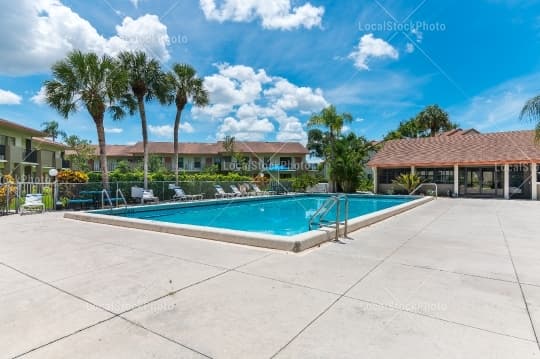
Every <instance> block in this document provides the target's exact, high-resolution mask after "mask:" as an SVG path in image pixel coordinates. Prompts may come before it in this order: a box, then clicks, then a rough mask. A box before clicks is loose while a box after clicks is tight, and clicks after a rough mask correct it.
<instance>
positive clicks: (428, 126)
mask: <svg viewBox="0 0 540 359" xmlns="http://www.w3.org/2000/svg"><path fill="white" fill-rule="evenodd" d="M416 121H417V122H418V127H419V129H420V130H421V131H424V132H426V131H429V133H428V134H427V136H426V137H433V136H435V135H437V134H438V133H440V132H442V131H449V130H452V129H454V128H456V127H457V125H456V124H453V123H452V122H450V119H449V117H448V113H446V112H445V111H444V110H442V109H441V108H440V107H439V106H438V105H430V106H427V107H426V108H425V109H423V110H422V111H421V112H420V113H419V114H418V115H417V116H416Z"/></svg>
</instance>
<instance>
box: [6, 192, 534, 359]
mask: <svg viewBox="0 0 540 359" xmlns="http://www.w3.org/2000/svg"><path fill="white" fill-rule="evenodd" d="M539 218H540V203H538V202H527V201H504V200H472V199H439V200H436V201H431V202H429V203H426V204H424V205H422V206H420V207H417V208H415V209H412V210H410V211H408V212H405V213H402V214H400V215H398V216H395V217H392V218H389V219H387V220H385V221H383V222H379V223H376V224H374V225H372V226H369V227H366V228H363V229H361V230H359V231H356V232H353V233H351V235H350V239H344V240H342V242H341V243H335V242H331V243H326V244H323V245H321V246H320V247H318V248H313V249H310V250H307V251H305V252H302V253H299V254H297V253H290V252H282V251H275V250H269V249H262V248H254V247H247V246H241V245H236V244H228V243H221V242H215V241H208V240H204V239H196V238H189V237H183V236H177V235H170V234H164V233H156V232H149V231H142V230H136V229H128V228H121V227H115V226H109V225H102V224H94V223H85V222H80V221H75V220H70V219H64V218H63V214H62V213H47V214H44V215H28V216H8V217H0V226H1V228H2V231H1V235H0V358H15V357H21V358H62V357H65V358H122V357H125V358H148V357H154V358H204V357H211V358H299V357H301V358H360V357H363V358H409V357H414V358H430V359H431V358H520V359H522V358H540V349H539V344H538V341H537V340H538V339H537V335H538V334H539V333H540V235H539V234H538V219H539Z"/></svg>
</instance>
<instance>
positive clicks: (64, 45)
mask: <svg viewBox="0 0 540 359" xmlns="http://www.w3.org/2000/svg"><path fill="white" fill-rule="evenodd" d="M2 11H3V12H4V13H6V14H10V16H8V17H4V19H3V21H2V22H1V23H0V31H1V32H2V33H5V34H10V36H4V37H2V38H1V39H0V52H1V53H2V56H1V57H0V73H3V74H9V75H21V74H32V73H39V72H45V71H47V70H49V68H50V66H51V65H52V64H53V63H54V62H55V61H57V60H60V59H62V58H63V57H64V56H65V55H66V54H67V53H68V52H69V51H72V50H74V49H80V50H83V51H95V52H97V53H100V54H101V53H104V52H110V53H113V54H114V53H116V52H118V51H121V50H143V51H145V52H147V53H148V54H149V55H150V56H152V57H156V58H158V59H160V60H163V61H167V60H168V59H169V57H170V55H169V52H168V50H167V45H168V44H169V37H168V35H167V27H166V26H165V25H163V24H162V23H161V22H160V21H159V18H158V17H157V16H155V15H149V14H146V15H144V16H141V17H139V18H137V19H132V18H130V17H126V18H124V19H123V21H122V24H120V25H117V26H116V34H115V35H114V36H112V37H110V38H106V37H104V36H103V35H101V34H99V33H98V31H97V30H96V29H95V27H94V26H93V25H92V24H90V22H88V21H87V20H86V19H84V18H82V17H81V16H79V14H77V13H76V12H74V11H73V10H72V9H71V8H69V7H68V6H66V5H64V4H62V2H61V1H60V0H20V1H7V2H4V3H3V4H2Z"/></svg>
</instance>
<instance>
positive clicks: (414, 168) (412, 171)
mask: <svg viewBox="0 0 540 359" xmlns="http://www.w3.org/2000/svg"><path fill="white" fill-rule="evenodd" d="M411 174H412V175H414V174H416V167H414V166H411Z"/></svg>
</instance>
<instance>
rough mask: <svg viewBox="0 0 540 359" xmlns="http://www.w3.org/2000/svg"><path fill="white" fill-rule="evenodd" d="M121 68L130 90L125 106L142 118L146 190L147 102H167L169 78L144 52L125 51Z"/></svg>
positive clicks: (121, 60) (121, 58)
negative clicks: (154, 100)
mask: <svg viewBox="0 0 540 359" xmlns="http://www.w3.org/2000/svg"><path fill="white" fill-rule="evenodd" d="M118 60H119V66H120V68H122V69H123V70H124V71H125V73H126V74H127V77H128V81H129V90H128V91H127V92H126V93H125V94H124V102H123V104H124V105H125V106H126V108H127V109H128V110H129V112H130V113H131V114H133V113H135V112H138V113H139V116H140V118H141V127H142V137H143V171H144V180H143V181H144V188H145V189H147V188H148V124H147V120H146V109H145V102H149V101H152V100H153V99H154V98H157V99H158V100H159V101H160V102H161V103H163V104H164V103H166V102H167V80H166V79H167V78H166V76H165V74H164V73H163V72H162V71H161V66H160V64H159V62H158V61H157V60H155V59H149V58H148V57H147V56H146V54H145V53H144V52H142V51H137V52H129V51H124V52H121V53H120V54H119V55H118Z"/></svg>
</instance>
